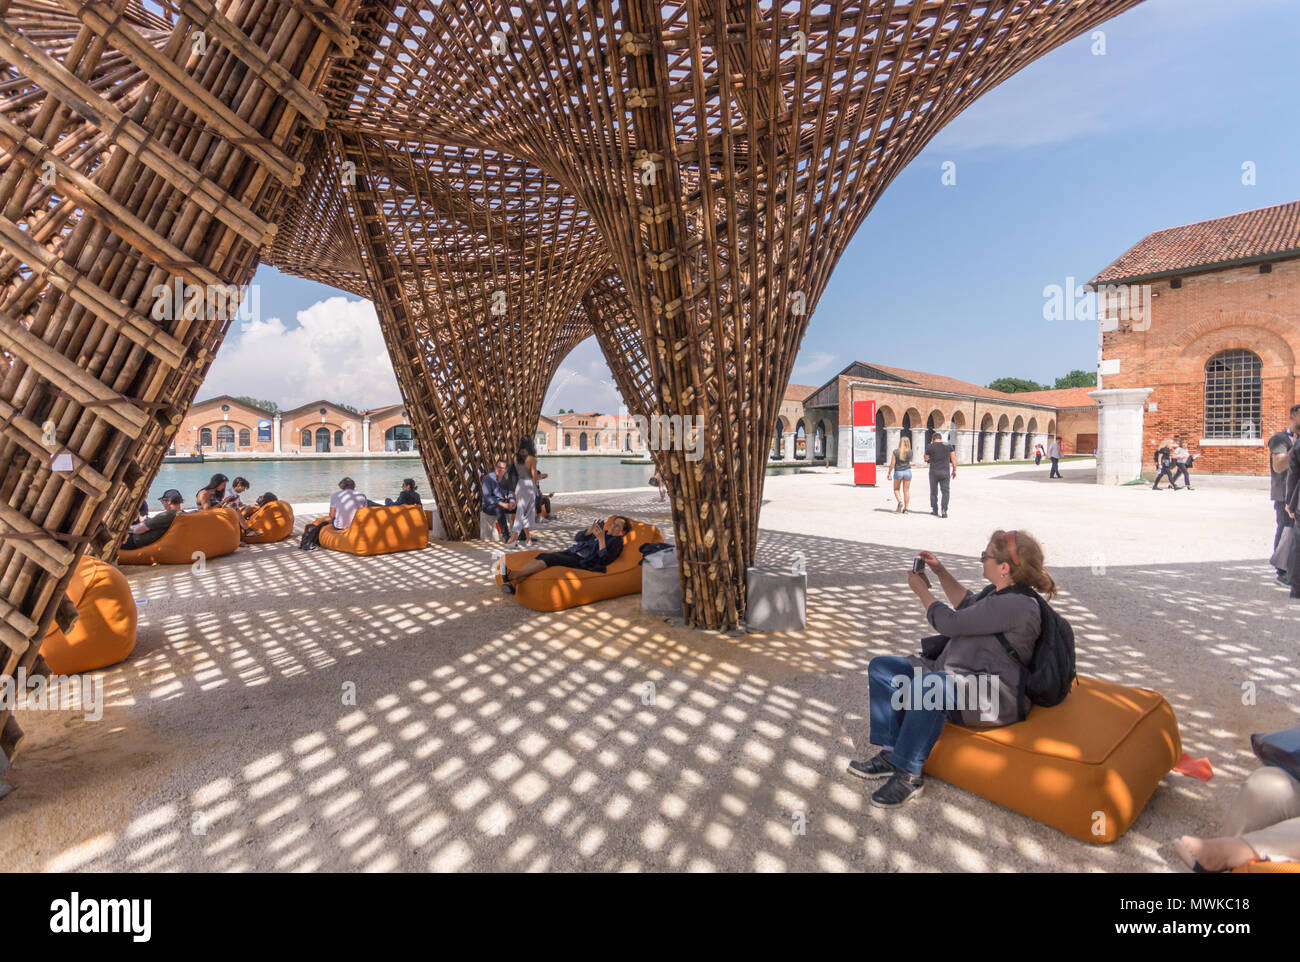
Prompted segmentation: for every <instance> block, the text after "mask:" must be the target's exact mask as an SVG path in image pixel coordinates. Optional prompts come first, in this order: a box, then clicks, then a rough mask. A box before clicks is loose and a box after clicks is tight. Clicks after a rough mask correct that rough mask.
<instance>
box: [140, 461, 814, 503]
mask: <svg viewBox="0 0 1300 962" xmlns="http://www.w3.org/2000/svg"><path fill="white" fill-rule="evenodd" d="M538 466H539V467H540V468H541V470H542V471H544V472H545V473H546V475H547V478H546V480H544V481H543V482H542V490H544V491H546V492H547V493H548V494H549V493H551V492H561V493H563V492H566V491H594V490H598V489H602V488H638V487H646V486H647V484H648V482H649V480H650V475H651V474H652V473H653V470H652V468H651V467H650V465H649V464H623V463H622V461H620V460H619V459H618V458H602V457H590V456H586V457H572V456H569V457H565V456H563V455H545V454H544V455H542V456H541V457H540V458H539V459H538ZM794 470H795V469H794V468H772V469H770V471H769V473H773V474H775V473H791V472H792V471H794ZM217 472H220V473H221V474H224V475H225V476H226V477H228V478H234V477H236V476H238V475H242V476H244V477H246V478H247V479H248V480H249V483H250V485H251V489H250V490H249V492H248V494H246V495H245V496H244V500H245V501H246V502H251V501H252V500H253V499H254V498H256V497H257V496H258V495H260V494H262V492H264V491H272V492H274V493H275V494H276V495H278V496H279V497H280V498H281V499H282V500H284V501H288V502H290V503H295V504H301V503H304V502H315V501H328V500H329V496H330V495H331V494H333V493H334V492H335V491H337V490H338V482H339V478H341V477H343V476H344V475H347V476H349V477H351V478H352V479H353V480H354V481H356V483H357V490H358V491H360V492H362V493H363V494H365V495H367V496H368V497H369V498H370V499H371V500H373V501H380V502H382V501H383V500H384V498H396V497H397V492H398V491H400V490H401V488H402V479H403V478H414V479H415V482H416V486H417V490H418V491H419V492H420V497H422V498H424V499H426V500H427V499H428V498H429V481H428V479H427V478H426V477H425V475H424V467H423V465H421V463H420V460H419V459H418V458H310V459H309V458H303V459H302V460H282V461H269V460H262V459H248V460H225V459H223V460H220V461H217V460H212V461H207V462H205V463H204V464H164V465H163V466H162V469H161V470H160V471H159V472H158V477H157V478H155V479H154V482H153V484H152V485H150V486H149V500H150V501H151V502H156V501H157V499H158V498H159V497H161V495H162V493H163V492H164V491H166V490H167V489H168V488H176V489H177V490H178V491H180V493H181V494H182V495H184V497H185V504H186V506H191V505H193V504H194V495H195V492H197V491H198V490H199V489H200V488H201V487H203V485H205V484H206V483H207V481H208V479H209V478H210V477H212V475H213V474H216V473H217Z"/></svg>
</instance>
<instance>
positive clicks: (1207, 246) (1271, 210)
mask: <svg viewBox="0 0 1300 962" xmlns="http://www.w3.org/2000/svg"><path fill="white" fill-rule="evenodd" d="M1279 255H1282V256H1285V255H1294V256H1297V257H1300V200H1297V201H1292V202H1291V203H1289V204H1278V205H1277V206H1275V207H1261V208H1260V209H1259V210H1248V211H1246V212H1245V213H1241V214H1233V215H1231V216H1230V217H1217V218H1215V219H1214V220H1203V221H1199V222H1198V223H1195V224H1185V225H1184V226H1182V227H1167V228H1165V229H1164V230H1158V231H1156V232H1155V233H1154V234H1148V235H1147V236H1146V237H1144V238H1143V239H1142V240H1141V241H1139V242H1138V243H1137V244H1135V245H1134V246H1133V247H1130V248H1129V249H1128V250H1127V251H1125V252H1124V253H1123V254H1121V255H1120V257H1119V258H1118V259H1117V260H1115V261H1114V262H1113V263H1112V264H1111V265H1110V266H1109V267H1107V268H1106V269H1105V270H1103V271H1102V272H1101V273H1100V274H1098V275H1097V276H1096V277H1094V278H1093V279H1092V280H1091V281H1089V282H1088V283H1089V284H1110V283H1114V282H1116V281H1120V280H1135V279H1138V278H1144V277H1151V276H1153V275H1161V274H1174V273H1179V272H1182V271H1191V270H1197V269H1203V268H1207V267H1213V266H1216V265H1222V264H1228V263H1232V262H1234V261H1249V260H1252V259H1254V260H1262V259H1267V258H1270V257H1274V256H1279Z"/></svg>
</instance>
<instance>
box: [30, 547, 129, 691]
mask: <svg viewBox="0 0 1300 962" xmlns="http://www.w3.org/2000/svg"><path fill="white" fill-rule="evenodd" d="M68 598H69V600H71V601H72V603H73V604H74V605H76V606H77V611H78V612H79V613H80V617H79V618H78V619H77V623H76V624H75V625H73V626H72V628H71V629H70V630H69V631H68V633H67V634H64V633H63V632H62V631H60V630H59V628H58V626H57V625H50V630H49V631H48V632H46V634H45V640H44V641H43V642H41V655H42V656H43V657H44V658H45V660H46V661H47V662H49V665H50V670H51V671H53V672H54V673H55V674H56V675H75V674H76V673H77V672H81V671H93V670H94V669H96V668H106V667H108V666H109V665H116V664H117V663H118V662H119V661H122V660H123V659H125V658H126V656H127V655H129V654H131V650H132V649H133V648H135V627H136V620H137V612H136V607H135V598H133V597H132V596H131V586H130V584H128V583H127V580H126V575H124V574H122V572H120V571H118V570H117V569H116V568H114V567H113V566H112V565H111V564H109V563H108V562H107V561H100V560H99V559H98V558H92V557H90V556H89V555H82V556H81V557H80V558H78V559H77V567H76V569H75V570H74V571H73V573H72V581H71V582H69V584H68Z"/></svg>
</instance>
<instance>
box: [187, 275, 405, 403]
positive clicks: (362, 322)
mask: <svg viewBox="0 0 1300 962" xmlns="http://www.w3.org/2000/svg"><path fill="white" fill-rule="evenodd" d="M217 394H233V395H246V396H249V397H255V398H260V399H262V400H266V401H275V402H276V403H277V404H279V405H280V406H281V407H282V408H286V409H287V408H292V407H296V406H298V405H299V404H306V403H308V402H309V401H315V400H316V399H318V398H326V399H328V400H331V401H341V402H343V403H344V404H350V405H352V406H353V407H357V408H362V409H365V408H375V407H382V406H383V405H385V404H396V403H398V402H399V401H400V400H401V394H399V393H398V390H397V378H396V377H395V376H394V375H393V365H392V362H391V361H390V360H389V358H388V349H387V348H386V347H385V346H384V337H383V335H382V334H381V333H380V331H379V319H378V317H377V316H376V315H375V308H374V305H372V304H371V303H370V302H369V301H360V300H349V299H348V298H346V297H342V296H339V297H330V298H327V299H326V300H323V301H317V302H316V303H315V304H313V305H312V306H311V307H309V308H307V309H306V310H304V311H299V312H298V326H297V327H292V328H291V327H286V326H285V324H284V322H283V321H282V320H280V318H278V317H272V318H268V319H267V320H265V321H253V322H251V323H250V324H249V326H248V329H247V330H244V331H240V330H239V329H238V326H237V325H236V326H232V333H231V335H228V336H227V338H226V343H225V344H224V345H223V346H222V348H221V351H220V353H218V354H217V359H216V360H215V361H214V362H213V364H212V369H211V370H210V371H208V376H207V379H206V380H205V381H204V382H203V389H202V391H201V392H200V394H199V396H200V397H212V396H213V395H217Z"/></svg>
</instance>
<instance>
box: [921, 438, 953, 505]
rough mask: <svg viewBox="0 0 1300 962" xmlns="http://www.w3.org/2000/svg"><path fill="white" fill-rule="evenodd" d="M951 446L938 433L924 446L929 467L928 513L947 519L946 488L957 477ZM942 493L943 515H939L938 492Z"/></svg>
mask: <svg viewBox="0 0 1300 962" xmlns="http://www.w3.org/2000/svg"><path fill="white" fill-rule="evenodd" d="M952 451H953V448H952V445H951V444H948V443H946V442H945V441H944V440H943V435H942V434H940V433H939V432H938V431H936V432H935V433H934V438H933V439H932V440H931V441H930V443H929V444H927V445H926V446H925V460H926V461H927V462H928V463H929V465H930V513H931V514H933V515H936V516H939V517H944V518H946V517H948V486H949V483H950V482H951V480H952V479H953V478H955V477H957V462H956V461H955V460H954V459H953V456H952ZM941 489H942V491H943V514H942V515H940V514H939V510H940V509H939V491H940V490H941Z"/></svg>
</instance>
